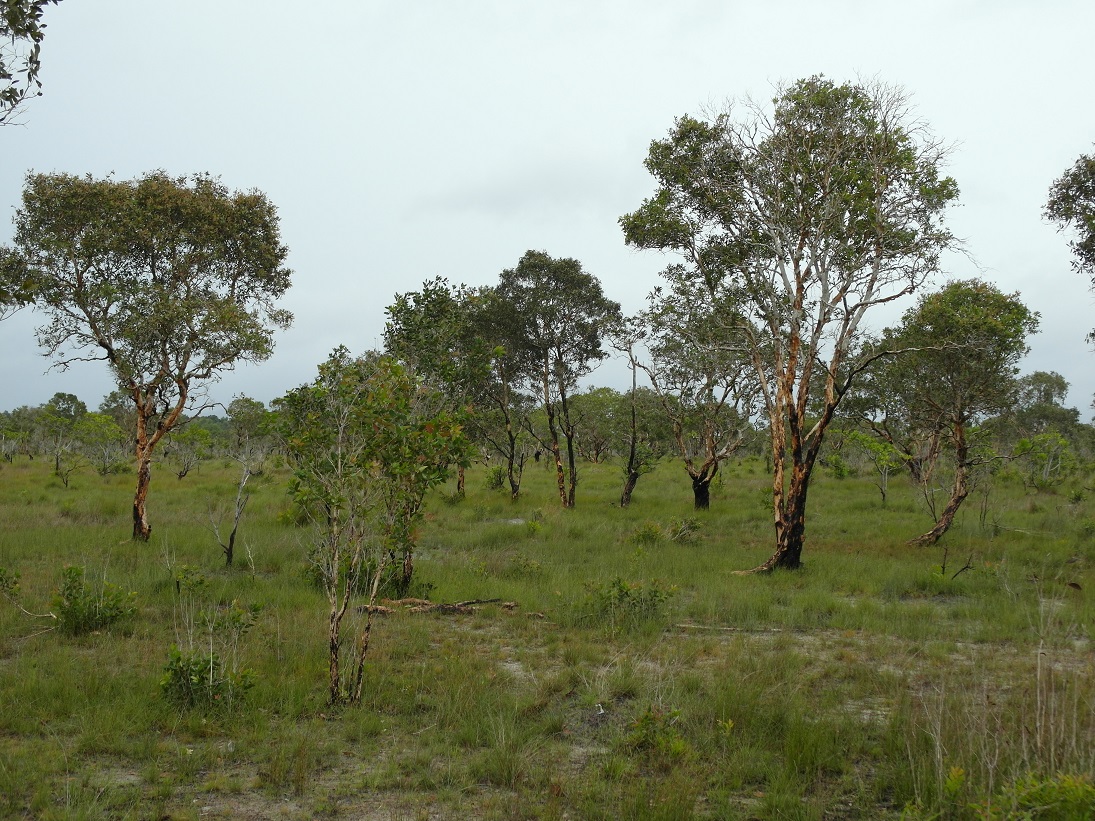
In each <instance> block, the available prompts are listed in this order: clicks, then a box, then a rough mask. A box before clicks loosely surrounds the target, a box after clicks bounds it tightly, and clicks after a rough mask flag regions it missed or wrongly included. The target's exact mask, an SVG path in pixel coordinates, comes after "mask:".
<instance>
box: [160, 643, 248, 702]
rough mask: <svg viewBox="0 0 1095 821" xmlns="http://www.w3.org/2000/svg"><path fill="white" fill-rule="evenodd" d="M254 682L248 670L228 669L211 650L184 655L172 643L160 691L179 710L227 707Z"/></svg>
mask: <svg viewBox="0 0 1095 821" xmlns="http://www.w3.org/2000/svg"><path fill="white" fill-rule="evenodd" d="M254 683H255V675H254V672H253V671H251V670H246V669H245V670H239V671H233V670H231V669H229V668H228V667H227V666H226V665H225V663H224V662H223V661H221V658H220V656H219V655H217V653H216V652H215V651H213V650H210V651H208V652H202V653H183V652H182V651H181V650H180V649H179V647H178V645H175V644H172V645H171V650H170V651H169V652H168V661H167V666H166V667H165V668H164V675H163V678H161V679H160V689H161V690H162V691H163V694H164V696H166V697H167V699H168V700H169V701H171V702H173V703H174V704H176V705H177V706H179V707H185V708H191V707H215V706H218V705H225V706H230V705H231V704H232V703H233V701H234V700H235V699H238V698H239V697H240V696H242V695H243V694H244V693H245V692H247V690H249V689H250V688H251V687H252V686H253V685H254Z"/></svg>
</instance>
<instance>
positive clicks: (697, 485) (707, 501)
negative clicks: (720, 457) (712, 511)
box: [692, 474, 714, 510]
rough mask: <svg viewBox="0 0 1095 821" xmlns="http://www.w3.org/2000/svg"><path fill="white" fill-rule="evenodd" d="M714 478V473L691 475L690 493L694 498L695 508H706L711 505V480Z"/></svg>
mask: <svg viewBox="0 0 1095 821" xmlns="http://www.w3.org/2000/svg"><path fill="white" fill-rule="evenodd" d="M713 478H714V474H712V475H711V476H707V477H706V478H705V477H702V476H693V477H692V495H693V496H694V497H695V500H696V510H707V509H708V508H710V507H711V480H712V479H713Z"/></svg>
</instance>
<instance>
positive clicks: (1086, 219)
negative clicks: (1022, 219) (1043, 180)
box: [1045, 154, 1095, 342]
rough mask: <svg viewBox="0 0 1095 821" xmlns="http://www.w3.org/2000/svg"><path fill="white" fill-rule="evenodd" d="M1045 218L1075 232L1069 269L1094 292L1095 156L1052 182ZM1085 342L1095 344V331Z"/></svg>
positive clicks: (1091, 156)
mask: <svg viewBox="0 0 1095 821" xmlns="http://www.w3.org/2000/svg"><path fill="white" fill-rule="evenodd" d="M1045 215H1046V218H1047V219H1049V220H1052V221H1053V222H1055V223H1057V226H1058V227H1059V228H1061V229H1070V230H1072V231H1074V232H1075V234H1076V239H1074V240H1073V241H1072V242H1071V243H1070V246H1071V248H1072V254H1073V257H1074V259H1073V260H1072V265H1073V267H1074V268H1075V269H1076V271H1077V272H1078V273H1081V274H1084V275H1086V276H1089V277H1091V286H1092V288H1095V154H1084V155H1081V157H1080V159H1078V160H1076V164H1075V165H1073V166H1072V168H1070V169H1069V170H1068V171H1066V172H1065V173H1064V174H1062V175H1061V176H1060V177H1059V178H1058V179H1057V180H1055V181H1054V183H1053V185H1052V186H1050V189H1049V200H1048V202H1047V203H1046V210H1045ZM1087 338H1088V340H1089V341H1091V342H1095V331H1092V332H1091V333H1090V334H1088V337H1087Z"/></svg>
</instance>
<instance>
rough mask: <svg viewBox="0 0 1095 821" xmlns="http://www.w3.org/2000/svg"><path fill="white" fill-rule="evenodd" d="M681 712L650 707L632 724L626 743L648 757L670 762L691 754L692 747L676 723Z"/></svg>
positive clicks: (666, 762)
mask: <svg viewBox="0 0 1095 821" xmlns="http://www.w3.org/2000/svg"><path fill="white" fill-rule="evenodd" d="M679 718H680V713H679V712H678V711H677V710H665V709H663V708H661V707H657V706H655V705H653V704H652V705H650V706H649V707H647V708H646V709H645V710H644V711H643V713H642V715H640V716H639V717H638V718H637V719H636V720H635V721H634V722H632V724H631V731H630V732H629V733H628V734H627V737H626V738H625V740H624V743H625V744H626V745H627V746H628V747H629V748H630V749H632V750H634V751H636V752H639V753H642V754H643V755H644V756H646V757H647V759H649V760H651V761H653V762H657V763H662V764H665V765H671V764H673V763H674V762H677V761H680V760H681V759H683V758H685V757H686V756H688V754H689V753H690V751H691V748H690V747H689V745H688V742H687V741H686V740H685V738H684V736H683V735H681V731H680V729H679V727H678V726H677V722H678V719H679Z"/></svg>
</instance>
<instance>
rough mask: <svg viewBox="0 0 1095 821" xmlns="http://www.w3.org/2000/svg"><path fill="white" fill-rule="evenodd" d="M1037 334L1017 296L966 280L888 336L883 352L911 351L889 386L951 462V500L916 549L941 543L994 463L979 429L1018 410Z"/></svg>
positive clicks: (923, 303) (899, 360)
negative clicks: (1030, 339) (977, 478)
mask: <svg viewBox="0 0 1095 821" xmlns="http://www.w3.org/2000/svg"><path fill="white" fill-rule="evenodd" d="M1037 328H1038V314H1037V313H1034V312H1032V311H1030V310H1029V309H1028V308H1027V307H1026V306H1025V305H1024V304H1023V303H1022V302H1021V301H1020V300H1019V295H1018V294H1010V295H1009V294H1004V293H1001V292H1000V290H999V289H997V288H996V287H995V286H993V285H991V284H989V283H987V282H983V281H981V280H968V281H957V282H951V283H948V284H947V286H946V287H944V288H943V289H942V290H941V291H937V292H936V293H932V294H928V295H926V296H924V297H923V298H921V300H920V301H919V303H918V304H917V305H916V306H915V307H913V308H911V309H909V310H908V311H906V313H905V315H904V317H903V318H902V321H901V324H900V325H899V326H898V327H897V328H896V329H892V330H889V331H887V332H886V334H885V335H884V340H883V344H884V345H885V347H887V348H888V349H890V350H905V351H906V352H905V353H903V354H901V355H900V356H896V357H893V358H892V359H889V360H887V361H886V362H885V364H884V365H883V366H882V367H883V368H884V369H885V370H887V371H888V372H889V376H888V378H887V379H886V380H885V384H887V385H888V386H889V387H890V389H891V390H892V391H893V392H894V394H895V396H896V397H898V401H899V402H900V403H901V404H903V405H904V406H905V407H907V408H908V412H909V415H910V418H911V419H912V420H913V425H914V426H915V427H917V428H919V429H922V430H931V431H934V432H936V433H937V434H938V436H939V438H940V439H941V440H942V441H943V442H945V443H946V444H948V445H949V448H950V450H951V452H952V454H953V458H954V479H953V483H952V486H951V491H950V498H949V499H948V501H947V504H946V506H945V507H944V508H943V511H942V513H941V514H940V515H939V517H938V519H937V520H936V523H935V526H934V527H932V528H931V529H930V530H929V531H928V532H926V533H924V534H923V535H921V536H918V537H917V538H916V539H913V540H912V542H911V543H912V544H918V545H929V544H935V543H936V542H937V541H939V539H940V538H941V537H942V536H943V534H944V533H946V532H947V529H948V528H950V526H951V524H952V523H953V521H954V516H955V514H956V513H957V512H958V509H959V507H960V506H961V505H962V502H963V501H964V500H965V498H966V497H967V496H968V495H969V492H970V489H971V484H970V482H971V476H972V470H973V468H975V467H976V466H977V465H979V464H982V463H984V462H986V461H988V460H991V459H993V458H994V456H993V455H992V454H991V453H987V452H986V449H985V448H982V447H980V446H981V445H982V443H984V442H985V440H987V434H988V431H987V430H984V429H981V430H978V429H977V428H976V425H977V424H978V423H979V422H983V421H985V420H986V419H988V418H989V417H992V416H996V415H999V414H1003V413H1009V412H1011V411H1012V410H1013V409H1014V406H1015V403H1016V398H1017V395H1018V391H1019V383H1018V381H1017V380H1016V375H1017V374H1018V364H1019V360H1020V359H1022V358H1023V356H1025V355H1026V352H1027V344H1026V338H1027V336H1028V335H1029V334H1032V333H1034V332H1035V331H1036V330H1037Z"/></svg>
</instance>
